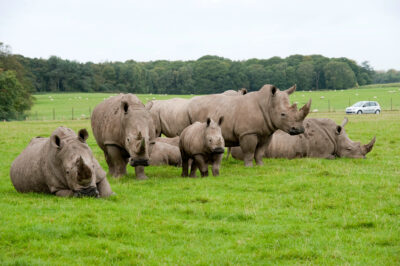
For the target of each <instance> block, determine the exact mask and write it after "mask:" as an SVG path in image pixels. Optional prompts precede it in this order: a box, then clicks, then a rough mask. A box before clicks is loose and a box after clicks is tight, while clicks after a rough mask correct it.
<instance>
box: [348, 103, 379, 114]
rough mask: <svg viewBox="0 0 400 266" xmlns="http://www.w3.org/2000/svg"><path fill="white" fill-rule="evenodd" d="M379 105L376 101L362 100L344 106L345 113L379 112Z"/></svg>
mask: <svg viewBox="0 0 400 266" xmlns="http://www.w3.org/2000/svg"><path fill="white" fill-rule="evenodd" d="M380 112H381V107H380V106H379V103H377V102H371V101H362V102H357V103H355V104H353V105H352V106H350V107H347V108H346V114H379V113H380Z"/></svg>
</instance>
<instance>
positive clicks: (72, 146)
mask: <svg viewBox="0 0 400 266" xmlns="http://www.w3.org/2000/svg"><path fill="white" fill-rule="evenodd" d="M88 137H89V134H88V132H87V131H86V129H81V130H79V132H78V135H77V134H76V133H75V132H74V131H72V130H71V129H69V128H66V127H59V128H57V129H56V130H54V132H53V133H52V134H51V136H50V137H49V138H43V137H36V138H33V139H32V140H31V141H30V143H29V144H28V146H27V147H26V148H25V150H23V151H22V152H21V154H20V155H18V157H17V158H16V159H15V160H14V162H13V163H12V165H11V169H10V177H11V182H12V184H13V185H14V187H15V189H16V190H17V191H18V192H38V193H47V194H54V195H56V196H60V197H81V196H89V197H108V196H110V195H111V194H113V192H112V190H111V187H110V184H109V183H108V180H107V177H106V173H105V171H104V170H103V169H102V168H101V166H100V164H99V162H98V161H97V160H96V158H94V156H93V153H92V150H91V149H90V148H89V146H88V145H87V144H86V140H87V138H88Z"/></svg>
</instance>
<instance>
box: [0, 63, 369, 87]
mask: <svg viewBox="0 0 400 266" xmlns="http://www.w3.org/2000/svg"><path fill="white" fill-rule="evenodd" d="M1 60H3V61H4V60H5V58H3V59H1ZM1 60H0V63H1ZM7 60H8V61H10V60H12V61H13V62H14V63H13V64H9V63H7V62H6V63H3V64H8V65H9V66H8V68H9V69H13V70H15V71H17V73H19V75H20V76H22V77H23V78H24V82H26V83H29V86H30V87H32V88H33V89H34V91H36V92H68V91H69V92H70V91H75V92H76V91H80V92H132V93H154V94H165V93H168V94H208V93H219V92H223V91H225V90H229V89H234V90H236V89H239V88H242V87H245V88H248V89H250V90H258V89H259V88H260V87H261V86H262V85H264V84H267V83H269V84H274V85H276V86H278V87H279V88H282V89H285V88H288V87H290V86H292V85H293V84H295V83H296V84H297V85H298V89H299V90H320V89H347V88H351V87H354V86H357V85H360V86H362V85H366V84H370V83H371V82H372V81H373V79H374V74H375V72H374V71H373V69H372V68H371V67H370V66H369V65H368V62H363V63H362V65H361V66H360V65H357V64H356V62H355V61H353V60H350V59H347V58H327V57H324V56H321V55H310V56H303V55H292V56H289V57H287V58H280V57H272V58H270V59H255V58H254V59H249V60H245V61H232V60H230V59H227V58H223V57H218V56H211V55H206V56H203V57H201V58H199V59H198V60H195V61H167V60H159V61H151V62H136V61H133V60H128V61H125V62H104V63H97V64H95V63H91V62H87V63H79V62H76V61H69V60H64V59H61V58H59V57H57V56H51V57H50V58H49V59H41V58H40V59H38V58H33V59H32V58H28V57H24V56H22V55H10V56H8V57H7Z"/></svg>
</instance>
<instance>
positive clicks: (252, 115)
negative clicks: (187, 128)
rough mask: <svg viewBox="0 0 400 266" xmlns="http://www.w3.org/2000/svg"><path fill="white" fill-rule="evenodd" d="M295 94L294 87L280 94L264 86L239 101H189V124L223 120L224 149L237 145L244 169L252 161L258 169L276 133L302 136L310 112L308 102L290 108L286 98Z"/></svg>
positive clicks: (207, 98)
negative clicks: (280, 131)
mask: <svg viewBox="0 0 400 266" xmlns="http://www.w3.org/2000/svg"><path fill="white" fill-rule="evenodd" d="M295 90H296V86H293V87H291V88H289V89H287V90H286V91H280V90H279V89H278V88H276V87H275V86H273V85H264V86H263V87H262V88H261V89H260V90H259V91H256V92H252V93H247V94H246V95H243V96H240V97H231V96H225V95H221V94H212V95H206V96H197V97H194V98H192V99H191V100H190V105H189V108H188V113H189V120H190V121H191V122H194V121H200V122H202V121H206V119H207V117H211V118H213V119H218V117H221V116H223V117H224V118H225V119H224V124H223V125H222V127H221V129H222V135H223V138H224V140H225V144H226V146H228V147H233V146H238V145H240V147H241V148H242V150H243V152H244V162H245V165H246V166H252V163H253V158H255V159H256V163H257V164H259V165H261V164H262V157H263V146H264V145H266V143H267V142H268V141H269V138H270V136H271V135H272V134H273V133H274V132H275V131H276V130H278V129H281V130H283V131H285V132H286V133H289V134H291V135H297V134H301V133H303V132H304V127H303V120H304V118H305V117H306V116H307V114H308V112H309V111H310V105H311V99H310V100H309V102H308V103H307V104H306V105H304V106H303V107H302V108H301V109H300V110H297V105H296V104H293V105H292V106H290V104H289V95H290V94H291V93H293V92H294V91H295ZM182 159H183V158H182Z"/></svg>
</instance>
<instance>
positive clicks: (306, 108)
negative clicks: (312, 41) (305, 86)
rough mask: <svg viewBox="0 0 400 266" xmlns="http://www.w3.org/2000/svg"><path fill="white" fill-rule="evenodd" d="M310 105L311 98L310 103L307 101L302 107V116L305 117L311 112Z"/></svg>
mask: <svg viewBox="0 0 400 266" xmlns="http://www.w3.org/2000/svg"><path fill="white" fill-rule="evenodd" d="M310 107H311V99H310V100H308V103H306V104H305V105H304V106H303V107H301V109H300V118H301V119H304V118H305V117H306V116H307V115H308V113H309V112H310Z"/></svg>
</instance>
